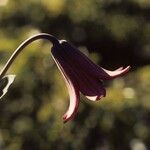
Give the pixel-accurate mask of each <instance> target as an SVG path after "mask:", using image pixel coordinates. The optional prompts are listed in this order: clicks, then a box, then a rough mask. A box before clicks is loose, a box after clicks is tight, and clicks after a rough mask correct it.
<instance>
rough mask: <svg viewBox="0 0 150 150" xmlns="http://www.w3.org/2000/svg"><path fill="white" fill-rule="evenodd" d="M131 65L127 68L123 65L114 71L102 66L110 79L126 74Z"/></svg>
mask: <svg viewBox="0 0 150 150" xmlns="http://www.w3.org/2000/svg"><path fill="white" fill-rule="evenodd" d="M130 68H131V66H127V67H126V68H124V69H123V67H120V68H118V69H116V70H114V71H110V70H106V69H104V68H102V69H103V70H104V71H105V72H106V73H107V74H108V79H112V78H116V77H118V76H122V75H124V74H126V73H127V72H128V71H129V70H130Z"/></svg>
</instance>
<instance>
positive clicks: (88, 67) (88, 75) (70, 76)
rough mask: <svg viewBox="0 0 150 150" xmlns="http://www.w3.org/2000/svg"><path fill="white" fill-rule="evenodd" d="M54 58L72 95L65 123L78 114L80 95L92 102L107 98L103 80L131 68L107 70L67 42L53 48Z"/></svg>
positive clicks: (121, 73) (64, 117)
mask: <svg viewBox="0 0 150 150" xmlns="http://www.w3.org/2000/svg"><path fill="white" fill-rule="evenodd" d="M51 52H52V57H53V59H54V61H55V62H56V64H57V66H58V68H59V70H60V71H61V73H62V75H63V77H64V79H65V81H66V84H67V87H68V90H69V95H70V104H69V108H68V110H67V112H66V113H65V114H64V116H63V120H64V122H67V121H68V120H71V119H73V118H74V116H75V115H76V113H77V110H78V106H79V102H80V97H79V95H80V93H82V94H83V95H85V96H86V97H87V98H88V99H90V100H92V101H97V100H100V99H101V98H102V97H105V95H106V90H105V88H104V86H103V84H102V81H103V80H110V79H113V78H115V77H118V76H122V75H124V74H125V73H127V72H128V71H129V69H130V66H128V67H126V68H125V69H123V67H120V68H119V69H117V70H115V71H109V70H106V69H104V68H102V67H100V66H98V65H96V64H95V63H93V62H92V61H91V60H90V59H89V58H88V57H87V56H85V55H84V54H83V53H81V52H80V51H79V50H78V49H76V48H75V47H73V46H72V45H70V44H69V43H68V42H67V41H65V40H60V41H59V44H54V46H53V47H52V50H51Z"/></svg>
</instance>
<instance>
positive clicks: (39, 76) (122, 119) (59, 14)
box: [0, 0, 150, 150]
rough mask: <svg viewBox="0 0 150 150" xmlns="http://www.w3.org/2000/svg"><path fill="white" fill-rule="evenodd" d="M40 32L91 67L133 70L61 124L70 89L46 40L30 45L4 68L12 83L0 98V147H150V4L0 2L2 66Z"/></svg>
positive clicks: (145, 0) (140, 0)
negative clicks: (74, 51)
mask: <svg viewBox="0 0 150 150" xmlns="http://www.w3.org/2000/svg"><path fill="white" fill-rule="evenodd" d="M39 32H47V33H50V34H52V35H54V36H56V37H57V38H59V39H66V40H68V41H69V42H70V43H72V44H73V45H75V46H76V47H78V48H79V49H80V50H81V51H83V52H84V53H86V55H88V57H90V58H91V59H92V60H93V61H94V62H95V63H97V64H99V65H101V66H103V67H105V68H107V69H110V70H113V69H116V68H118V67H120V66H127V65H131V66H132V69H131V71H130V73H128V74H127V75H126V76H123V77H121V78H117V79H115V80H113V81H110V82H107V83H106V82H105V86H106V88H107V96H106V98H103V99H102V100H101V101H98V102H91V101H88V100H87V99H86V98H85V97H84V96H81V102H80V107H79V111H78V114H77V116H76V118H75V119H74V120H73V121H70V122H68V123H66V124H63V122H62V115H63V114H64V112H65V111H66V110H67V107H68V104H69V99H68V98H69V97H68V91H67V89H66V86H65V83H64V81H63V78H62V76H61V74H60V73H59V71H58V69H57V67H56V65H55V63H54V61H53V60H52V58H51V56H50V49H51V46H52V45H50V44H49V43H48V42H47V41H37V42H34V43H33V44H32V45H30V46H28V47H27V48H26V50H24V52H23V53H22V54H21V55H20V56H19V57H18V58H17V59H16V61H15V63H14V64H13V65H12V67H11V69H10V70H9V73H10V74H16V75H17V77H16V79H15V82H14V83H13V85H12V86H11V88H10V90H9V92H8V93H7V95H6V96H5V97H4V98H3V99H2V101H0V150H53V149H58V150H149V149H150V1H149V0H30V1H28V0H24V1H22V0H0V67H1V68H2V67H3V66H4V64H5V63H6V61H7V60H8V58H9V57H10V55H11V54H12V52H13V51H14V49H15V48H17V46H19V44H20V43H21V42H22V41H23V40H25V39H27V38H28V37H30V36H31V35H34V34H36V33H39Z"/></svg>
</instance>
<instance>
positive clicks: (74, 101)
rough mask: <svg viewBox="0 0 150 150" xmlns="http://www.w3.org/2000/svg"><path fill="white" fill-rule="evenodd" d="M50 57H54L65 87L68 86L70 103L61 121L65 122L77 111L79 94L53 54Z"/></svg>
mask: <svg viewBox="0 0 150 150" xmlns="http://www.w3.org/2000/svg"><path fill="white" fill-rule="evenodd" d="M52 58H53V59H54V61H55V63H56V65H57V67H58V69H59V70H60V72H61V74H62V75H63V77H64V80H65V82H66V85H67V88H68V91H69V97H70V103H69V107H68V110H67V111H66V113H65V114H64V115H63V122H64V123H66V122H67V121H69V120H72V119H73V118H74V117H75V115H76V113H77V110H78V107H79V98H80V94H79V91H78V89H77V88H76V85H75V83H73V81H71V80H70V79H69V77H67V75H66V73H65V72H64V70H63V68H62V66H61V65H60V63H59V62H58V61H57V59H55V57H54V56H53V55H52Z"/></svg>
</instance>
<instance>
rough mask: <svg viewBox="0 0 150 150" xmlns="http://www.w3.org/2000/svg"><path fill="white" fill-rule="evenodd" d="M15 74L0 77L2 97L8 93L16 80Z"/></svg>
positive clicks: (0, 96)
mask: <svg viewBox="0 0 150 150" xmlns="http://www.w3.org/2000/svg"><path fill="white" fill-rule="evenodd" d="M15 77H16V76H15V75H6V76H4V77H3V78H2V79H0V99H1V98H2V97H3V96H4V95H5V94H6V93H7V91H8V88H9V87H10V85H11V84H12V83H13V82H14V79H15Z"/></svg>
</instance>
